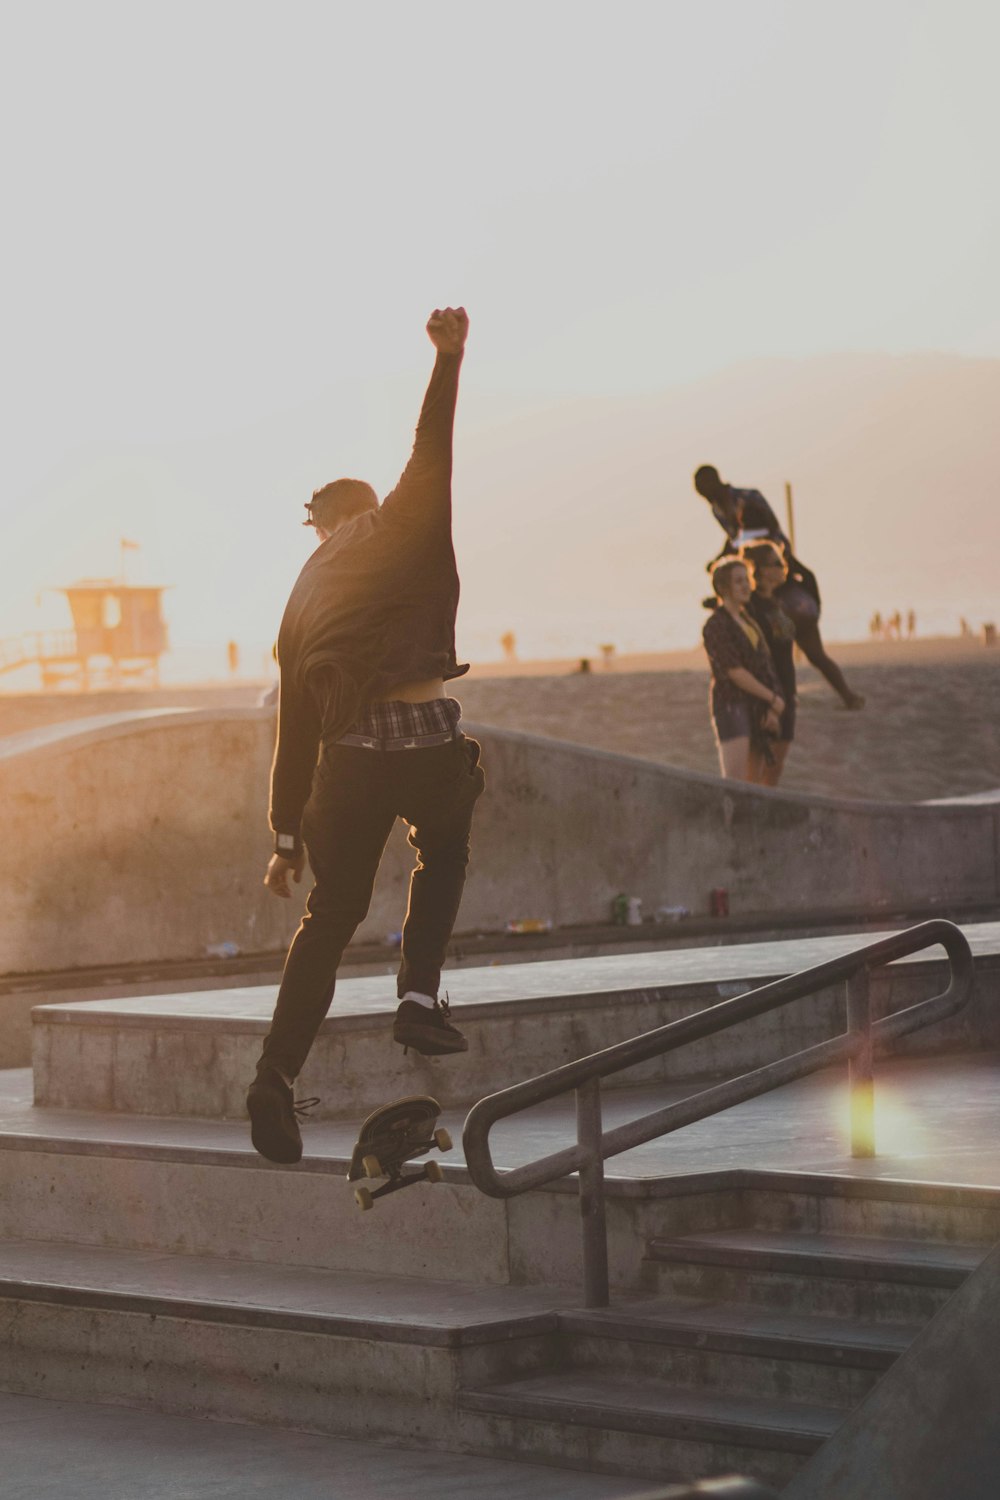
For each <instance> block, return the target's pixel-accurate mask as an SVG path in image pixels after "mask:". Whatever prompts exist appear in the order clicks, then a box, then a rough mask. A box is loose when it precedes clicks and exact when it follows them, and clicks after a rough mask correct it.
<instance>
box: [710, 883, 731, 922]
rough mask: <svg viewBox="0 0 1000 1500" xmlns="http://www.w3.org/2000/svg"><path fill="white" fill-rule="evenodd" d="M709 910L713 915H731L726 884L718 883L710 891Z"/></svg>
mask: <svg viewBox="0 0 1000 1500" xmlns="http://www.w3.org/2000/svg"><path fill="white" fill-rule="evenodd" d="M708 910H709V912H710V914H711V915H712V916H713V917H728V916H729V892H728V891H727V890H726V888H725V886H722V885H717V886H716V887H715V889H714V890H713V891H709V893H708Z"/></svg>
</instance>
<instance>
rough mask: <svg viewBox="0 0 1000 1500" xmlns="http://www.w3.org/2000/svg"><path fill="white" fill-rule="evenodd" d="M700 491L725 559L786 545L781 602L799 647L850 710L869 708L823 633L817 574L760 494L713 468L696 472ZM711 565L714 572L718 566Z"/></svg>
mask: <svg viewBox="0 0 1000 1500" xmlns="http://www.w3.org/2000/svg"><path fill="white" fill-rule="evenodd" d="M694 487H695V489H696V490H697V491H698V494H699V495H701V496H702V498H703V499H705V500H707V501H708V503H709V505H710V506H711V507H712V514H713V516H714V517H715V519H716V520H717V521H718V523H719V525H720V526H721V527H722V529H723V531H724V532H725V533H726V541H725V544H724V546H723V548H722V551H721V552H720V553H719V554H718V556H719V557H728V556H731V555H733V554H735V553H736V552H738V551H739V549H740V546H741V545H742V544H743V543H745V542H751V541H763V540H767V541H769V542H780V543H781V546H782V547H783V548H784V551H785V558H786V561H787V564H788V577H787V579H786V580H785V582H784V583H783V584H782V586H781V589H780V592H779V595H778V597H779V599H780V601H781V605H782V608H783V609H784V611H785V613H786V614H787V615H789V616H790V617H791V619H792V622H793V624H794V626H795V641H796V644H797V645H798V647H799V648H800V650H801V651H802V652H803V654H804V655H805V657H806V659H807V660H808V661H809V662H810V664H811V665H812V666H814V667H815V668H816V670H817V672H821V673H822V674H823V676H824V677H825V678H826V680H827V682H828V683H829V684H830V686H831V687H832V688H833V690H834V692H835V693H836V694H837V695H838V696H839V698H840V701H841V702H842V703H843V705H844V707H845V708H851V709H857V708H864V704H865V700H864V698H863V697H862V696H861V694H860V693H855V692H853V691H852V690H851V688H849V687H848V685H847V682H846V680H845V678H844V674H843V672H842V671H841V670H840V668H839V667H838V665H837V663H836V662H835V661H834V660H833V657H832V656H829V655H828V654H827V651H826V648H825V646H824V645H823V640H822V637H821V636H820V633H819V617H820V609H821V605H820V597H819V584H818V583H817V582H816V575H815V573H812V572H810V570H809V569H808V568H807V567H806V566H805V565H804V564H803V563H801V562H799V560H798V558H797V557H794V556H793V555H792V548H791V543H790V542H789V540H788V538H787V537H786V536H785V533H784V532H783V531H782V529H781V526H780V525H779V523H778V518H777V516H776V515H775V514H774V511H773V510H772V509H771V507H770V505H769V504H768V503H767V501H766V500H765V499H764V496H763V495H762V494H761V492H760V490H740V489H737V488H736V487H735V486H734V485H731V484H726V483H725V482H724V481H723V480H722V479H720V478H719V471H718V469H716V468H713V467H712V465H711V464H702V466H701V468H700V469H696V470H695V474H694ZM712 561H713V562H714V561H716V559H715V558H713V559H712ZM708 566H709V568H711V566H712V564H711V563H709V565H708Z"/></svg>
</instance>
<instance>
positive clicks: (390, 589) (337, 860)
mask: <svg viewBox="0 0 1000 1500" xmlns="http://www.w3.org/2000/svg"><path fill="white" fill-rule="evenodd" d="M468 329H469V320H468V318H467V317H466V314H465V310H464V308H461V307H459V308H450V307H446V308H445V309H444V310H443V311H435V312H434V313H432V314H431V317H430V320H429V322H428V324H427V332H428V334H429V336H430V339H431V342H432V344H433V345H434V347H435V349H436V350H437V357H436V359H435V361H434V371H433V373H432V375H431V380H430V384H429V385H428V387H427V394H426V396H425V397H424V404H423V408H422V410H421V413H420V421H419V424H418V426H417V433H416V440H415V442H414V445H413V453H412V455H411V457H410V461H409V463H408V464H407V466H406V469H405V470H404V472H403V475H402V478H401V479H400V481H399V483H398V485H397V486H396V488H395V489H394V490H393V491H392V493H391V494H390V495H387V496H386V498H385V500H384V501H383V502H382V504H381V505H379V503H378V499H377V497H376V495H375V492H374V490H373V489H372V488H371V486H370V485H368V484H364V483H363V482H362V481H361V480H358V479H337V480H334V482H333V483H332V484H328V485H325V486H324V487H323V488H322V489H319V490H317V491H316V492H315V494H314V495H313V497H312V499H311V500H310V501H308V502H307V504H306V509H307V511H308V519H307V520H306V522H305V523H304V524H305V525H307V526H312V527H313V528H314V530H315V532H316V535H317V537H318V539H319V546H318V547H317V548H316V550H315V551H314V552H313V554H312V556H311V557H310V558H309V561H308V562H307V563H306V565H305V567H304V568H303V569H302V572H301V573H300V574H299V577H298V580H297V581H296V584H295V587H294V588H293V589H292V593H291V596H290V598H289V600H288V604H287V606H286V608H285V614H284V618H283V619H282V622H281V630H280V632H279V635H278V653H277V654H278V667H279V671H280V693H279V701H278V741H277V746H276V748H275V754H274V765H273V767H272V771H271V826H272V828H273V829H274V834H275V853H274V854H273V856H272V858H271V862H270V864H269V865H268V867H267V875H266V877H265V880H264V884H265V885H266V886H267V887H268V889H269V890H271V891H272V892H273V893H274V894H275V895H276V896H282V897H288V896H290V894H291V892H290V889H289V884H288V880H289V876H291V877H292V878H293V879H294V880H295V881H299V880H301V878H302V870H303V866H304V863H305V856H306V854H308V856H309V864H310V867H311V869H312V873H313V876H314V878H315V882H316V883H315V885H314V887H313V889H312V891H311V892H310V894H309V898H308V901H307V902H306V913H305V916H304V917H303V918H302V922H301V925H300V926H299V929H298V931H297V932H296V934H295V937H294V938H293V940H292V945H291V947H290V948H289V950H288V957H287V959H286V961H285V970H284V974H283V975H282V980H281V988H280V990H279V991H278V1000H277V1004H276V1006H275V1011H274V1018H273V1020H272V1023H271V1030H270V1032H269V1033H268V1036H267V1037H266V1039H265V1042H264V1048H263V1051H262V1053H261V1058H260V1061H259V1063H258V1065H257V1076H256V1078H255V1079H254V1081H253V1083H252V1084H251V1085H250V1088H249V1091H248V1093H247V1111H248V1113H249V1115H250V1122H251V1137H252V1140H253V1144H254V1146H255V1147H256V1149H257V1150H258V1151H259V1152H260V1153H261V1155H262V1156H266V1157H267V1158H268V1159H269V1160H270V1161H278V1162H296V1161H298V1160H299V1159H300V1158H301V1156H302V1138H301V1135H300V1133H299V1127H298V1122H297V1120H296V1117H295V1104H294V1099H293V1095H292V1085H293V1083H294V1081H295V1078H296V1076H297V1075H298V1073H299V1072H300V1070H301V1068H302V1065H303V1063H304V1062H305V1060H306V1057H307V1055H308V1053H309V1049H310V1048H311V1046H312V1044H313V1041H314V1040H315V1037H316V1033H317V1031H318V1030H319V1027H320V1025H321V1023H322V1021H323V1018H324V1016H325V1015H326V1013H327V1011H328V1009H329V1007H330V1003H331V1001H332V999H333V991H334V984H335V981H336V975H337V966H338V964H339V963H340V959H341V955H342V954H343V951H344V948H345V947H346V946H347V944H348V942H349V941H350V939H351V937H352V936H353V934H354V931H355V929H356V928H357V926H358V924H359V923H360V922H361V921H363V920H364V918H365V916H366V915H367V912H368V907H369V903H370V901H371V895H372V888H373V886H374V882H375V874H376V871H377V870H378V866H379V861H380V860H381V858H382V851H383V849H384V848H385V845H386V841H387V839H388V837H389V834H390V832H391V831H392V827H393V824H394V823H395V820H396V818H397V817H401V818H403V819H404V821H405V822H406V823H408V824H409V827H410V836H409V839H410V843H411V845H412V846H413V848H414V849H415V850H416V852H417V862H416V866H415V868H414V870H413V873H412V876H411V878H410V897H409V906H408V910H407V913H406V921H405V923H404V926H403V943H402V960H401V964H400V969H399V978H398V982H397V993H398V997H399V1002H400V1003H399V1008H398V1009H397V1011H396V1017H395V1022H394V1024H393V1031H392V1034H393V1038H394V1040H395V1041H397V1042H398V1043H400V1044H401V1045H402V1046H403V1047H407V1048H409V1047H412V1048H413V1049H414V1051H416V1052H421V1053H423V1054H425V1055H429V1056H435V1055H443V1054H447V1053H454V1052H464V1051H465V1050H466V1047H467V1043H466V1040H465V1038H464V1037H463V1036H462V1034H461V1032H459V1031H458V1030H457V1028H456V1027H455V1026H454V1025H453V1024H452V1022H451V1020H450V1017H449V1011H448V1005H447V1002H446V1001H444V1002H442V1001H441V1000H439V999H438V986H439V984H440V980H441V965H442V963H443V961H444V955H445V949H446V947H447V944H448V940H449V938H450V936H451V931H452V927H453V926H454V924H455V919H456V917H457V915H458V908H459V904H460V902H461V899H462V889H463V886H464V884H465V871H466V866H467V864H468V859H469V834H470V829H471V826H472V815H473V811H474V808H475V804H476V800H477V798H478V797H479V796H480V794H481V793H482V791H483V787H484V777H483V771H482V768H481V766H480V765H479V746H478V744H477V743H476V741H475V740H472V739H468V738H467V737H466V736H465V735H464V734H463V733H462V732H461V730H460V728H459V721H460V718H461V707H460V705H459V704H458V703H457V702H456V701H455V699H454V698H449V697H447V696H446V694H445V686H444V685H445V682H446V681H448V680H449V679H450V678H453V677H459V676H461V675H462V673H463V672H467V671H468V666H459V664H458V663H457V661H456V658H455V612H456V610H457V608H458V591H459V583H458V570H457V568H456V566H455V552H454V548H453V545H452V537H451V470H452V430H453V427H454V421H455V402H456V398H457V395H458V374H459V369H460V367H461V363H462V355H463V351H464V348H465V340H466V337H467V334H468Z"/></svg>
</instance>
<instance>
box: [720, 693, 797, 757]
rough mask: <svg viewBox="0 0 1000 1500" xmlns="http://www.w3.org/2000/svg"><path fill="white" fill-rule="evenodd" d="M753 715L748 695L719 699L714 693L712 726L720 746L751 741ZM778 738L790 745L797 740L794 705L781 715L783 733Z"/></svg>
mask: <svg viewBox="0 0 1000 1500" xmlns="http://www.w3.org/2000/svg"><path fill="white" fill-rule="evenodd" d="M752 713H753V710H752V708H751V706H750V699H749V697H748V695H747V694H746V693H741V694H740V696H739V698H730V697H728V696H726V697H717V696H716V694H715V693H713V694H712V724H713V726H714V728H715V738H716V739H717V740H718V742H719V744H720V745H723V744H725V742H726V741H727V740H747V739H749V738H750V729H751V716H752ZM778 738H779V739H781V740H787V741H788V742H789V743H791V741H792V740H794V738H795V704H794V703H789V704H788V705H787V706H786V708H785V712H784V713H783V714H782V715H781V733H780V734H779V736H778Z"/></svg>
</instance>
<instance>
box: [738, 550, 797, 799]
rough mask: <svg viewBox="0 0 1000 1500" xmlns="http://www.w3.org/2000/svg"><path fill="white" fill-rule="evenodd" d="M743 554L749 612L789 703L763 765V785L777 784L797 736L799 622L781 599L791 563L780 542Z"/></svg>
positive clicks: (785, 700)
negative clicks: (747, 571) (747, 572)
mask: <svg viewBox="0 0 1000 1500" xmlns="http://www.w3.org/2000/svg"><path fill="white" fill-rule="evenodd" d="M740 557H741V558H742V559H743V561H744V562H745V563H746V564H747V565H748V567H749V568H750V579H751V582H752V584H753V593H752V594H751V595H750V599H749V602H748V604H747V613H748V614H749V615H750V618H751V619H752V620H753V621H754V622H755V623H756V624H757V625H759V626H760V628H761V630H762V631H763V633H764V639H765V641H766V642H767V646H768V650H769V651H770V653H771V661H772V663H773V664H774V671H775V675H776V676H777V679H778V686H779V688H780V691H781V696H782V698H783V699H784V703H785V706H784V709H783V710H782V713H781V718H780V722H779V728H778V737H777V739H776V740H774V741H773V742H772V744H771V747H770V748H771V756H770V759H765V760H764V761H763V763H762V764H761V766H760V781H761V783H762V785H764V786H777V785H778V782H779V781H780V780H781V773H782V771H783V769H784V765H785V760H786V758H787V756H788V752H789V750H790V749H791V745H792V741H793V739H794V738H795V703H796V691H795V625H794V623H793V621H792V617H791V615H789V614H788V613H787V612H786V611H785V609H784V607H783V606H782V604H781V601H780V599H779V598H778V592H779V590H780V589H781V586H782V584H783V583H784V582H785V579H786V578H787V577H788V564H787V563H786V562H785V554H784V550H783V548H782V547H781V544H780V543H779V542H750V543H749V544H748V545H747V546H745V547H743V548H742V549H741V551H740Z"/></svg>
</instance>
